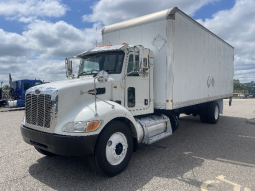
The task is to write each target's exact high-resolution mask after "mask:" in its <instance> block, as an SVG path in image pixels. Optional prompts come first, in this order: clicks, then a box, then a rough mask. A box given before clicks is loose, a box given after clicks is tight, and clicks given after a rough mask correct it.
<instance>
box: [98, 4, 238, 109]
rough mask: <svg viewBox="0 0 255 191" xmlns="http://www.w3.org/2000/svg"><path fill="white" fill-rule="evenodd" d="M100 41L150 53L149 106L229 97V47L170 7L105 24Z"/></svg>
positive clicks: (173, 106) (231, 69) (169, 106)
mask: <svg viewBox="0 0 255 191" xmlns="http://www.w3.org/2000/svg"><path fill="white" fill-rule="evenodd" d="M102 35H103V44H104V45H106V44H108V43H110V44H115V45H117V44H121V43H122V42H126V43H128V44H132V45H138V44H141V45H143V46H144V47H145V48H149V49H151V50H152V51H153V52H154V98H155V99H154V104H155V108H156V109H176V108H181V107H185V106H189V105H194V104H198V103H203V102H208V101H211V100H218V99H222V98H225V97H230V96H232V93H233V73H234V65H233V63H234V48H233V47H232V46H231V45H229V44H228V43H226V42H225V41H223V40H222V39H221V38H219V37H218V36H216V35H215V34H213V33H212V32H211V31H209V30H208V29H206V28H205V27H203V26H202V25H200V24H199V23H198V22H196V21H195V20H193V19H192V18H190V17H189V16H187V15H186V14H185V13H183V12H182V11H180V10H179V9H178V8H176V7H175V8H171V9H168V10H164V11H160V12H157V13H153V14H150V15H146V16H142V17H139V18H135V19H132V20H128V21H124V22H121V23H117V24H113V25H110V26H106V27H104V28H103V30H102Z"/></svg>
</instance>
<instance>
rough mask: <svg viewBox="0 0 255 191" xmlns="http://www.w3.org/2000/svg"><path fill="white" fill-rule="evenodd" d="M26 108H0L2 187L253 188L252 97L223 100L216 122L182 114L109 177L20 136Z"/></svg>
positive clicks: (82, 161)
mask: <svg viewBox="0 0 255 191" xmlns="http://www.w3.org/2000/svg"><path fill="white" fill-rule="evenodd" d="M23 116H24V110H18V111H8V112H0V130H1V133H0V190H115V191H118V190H121V191H125V190H141V191H145V190H146V191H147V190H152V191H155V190H174V191H176V190H177V191H179V190H189V191H190V190H203V191H206V190H210V191H211V190H217V191H218V190H231V191H232V190H235V191H239V190H240V191H250V190H255V123H253V122H255V120H254V119H255V99H233V102H232V106H231V107H229V106H228V100H224V114H223V115H221V116H220V119H219V122H218V123H217V124H216V125H211V124H203V123H201V122H200V120H199V117H198V116H196V117H193V116H185V115H181V120H180V127H179V129H178V130H177V131H176V132H175V133H174V134H173V135H172V136H170V137H168V138H166V139H163V140H161V141H159V142H156V143H154V144H152V145H139V148H138V151H137V152H134V153H133V156H132V158H131V161H130V163H129V165H128V167H127V169H126V170H125V171H124V172H123V173H121V174H119V175H118V176H115V177H113V178H107V177H104V176H102V175H100V174H97V173H95V172H94V171H92V169H91V168H90V166H89V164H88V160H87V158H86V157H64V156H55V157H46V156H43V155H41V154H40V153H38V152H37V151H36V150H35V149H34V148H33V147H32V146H31V145H28V144H26V143H25V142H24V141H23V140H22V137H21V134H20V124H21V121H22V119H23Z"/></svg>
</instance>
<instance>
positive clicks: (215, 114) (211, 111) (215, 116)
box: [207, 101, 220, 124]
mask: <svg viewBox="0 0 255 191" xmlns="http://www.w3.org/2000/svg"><path fill="white" fill-rule="evenodd" d="M219 113H220V107H219V104H218V102H216V101H213V102H210V103H209V104H208V108H207V118H208V123H211V124H216V123H217V122H218V120H219V117H220V115H219Z"/></svg>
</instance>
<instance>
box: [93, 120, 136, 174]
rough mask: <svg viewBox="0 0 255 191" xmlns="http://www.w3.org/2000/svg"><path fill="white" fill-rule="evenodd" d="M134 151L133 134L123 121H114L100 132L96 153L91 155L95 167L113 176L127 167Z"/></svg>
mask: <svg viewBox="0 0 255 191" xmlns="http://www.w3.org/2000/svg"><path fill="white" fill-rule="evenodd" d="M132 152H133V140H132V134H131V132H130V129H129V128H128V126H127V125H126V124H125V123H123V122H121V121H113V122H111V123H110V124H108V125H107V126H106V127H105V128H104V129H103V131H102V132H101V133H100V135H99V137H98V140H97V143H96V148H95V153H94V155H92V156H89V163H90V165H91V166H92V168H93V169H95V170H97V171H99V172H101V173H102V174H104V175H106V176H109V177H112V176H116V175H117V174H119V173H121V172H122V171H124V170H125V168H126V167H127V165H128V163H129V161H130V159H131V156H132Z"/></svg>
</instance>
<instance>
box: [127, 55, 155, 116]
mask: <svg viewBox="0 0 255 191" xmlns="http://www.w3.org/2000/svg"><path fill="white" fill-rule="evenodd" d="M143 59H144V58H143ZM138 72H139V55H138V53H135V52H130V53H129V55H128V63H127V71H126V73H127V75H126V85H125V108H126V109H127V110H128V111H130V112H131V113H132V115H142V114H146V113H147V111H146V110H147V109H148V108H149V104H150V84H149V82H150V80H149V78H150V76H149V75H147V76H145V77H142V76H139V73H138Z"/></svg>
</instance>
